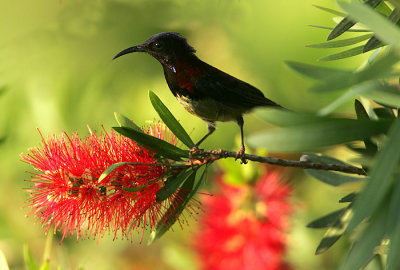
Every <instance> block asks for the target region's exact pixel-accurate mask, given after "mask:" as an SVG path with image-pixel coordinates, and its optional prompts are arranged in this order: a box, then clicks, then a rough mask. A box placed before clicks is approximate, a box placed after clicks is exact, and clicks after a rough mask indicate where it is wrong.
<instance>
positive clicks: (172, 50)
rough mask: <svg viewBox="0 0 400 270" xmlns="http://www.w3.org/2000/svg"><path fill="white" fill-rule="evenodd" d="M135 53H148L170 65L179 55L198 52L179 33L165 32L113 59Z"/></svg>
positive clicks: (124, 51) (122, 52)
mask: <svg viewBox="0 0 400 270" xmlns="http://www.w3.org/2000/svg"><path fill="white" fill-rule="evenodd" d="M133 52H146V53H148V54H150V55H151V56H153V57H154V58H156V59H157V60H158V61H160V62H161V63H168V62H169V61H171V60H174V59H176V57H177V56H179V55H184V54H192V53H194V52H196V50H195V49H194V48H193V47H192V46H190V45H189V44H188V43H187V41H186V38H184V37H182V36H181V35H180V34H178V33H174V32H163V33H160V34H156V35H154V36H151V37H150V38H149V39H148V40H146V42H145V43H143V44H140V45H137V46H133V47H130V48H127V49H125V50H123V51H121V52H120V53H118V54H117V55H116V56H115V57H114V58H113V59H115V58H118V57H120V56H122V55H125V54H128V53H133Z"/></svg>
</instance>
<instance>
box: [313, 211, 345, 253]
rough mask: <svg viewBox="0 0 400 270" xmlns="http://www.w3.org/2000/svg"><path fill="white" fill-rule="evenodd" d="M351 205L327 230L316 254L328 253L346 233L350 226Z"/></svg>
mask: <svg viewBox="0 0 400 270" xmlns="http://www.w3.org/2000/svg"><path fill="white" fill-rule="evenodd" d="M351 211H352V210H351V204H350V205H349V206H347V208H346V209H345V210H344V211H343V213H342V215H340V216H339V217H338V218H337V219H336V221H335V222H334V223H333V224H332V226H331V227H330V228H329V229H327V230H326V232H325V234H324V236H323V237H322V240H321V242H320V243H319V245H318V247H317V249H316V251H315V254H321V253H323V252H325V251H327V250H328V249H329V248H330V247H331V246H332V245H333V244H335V243H336V242H337V241H338V240H339V239H340V237H342V235H343V233H344V232H345V231H346V227H347V225H348V221H349V217H350V215H351Z"/></svg>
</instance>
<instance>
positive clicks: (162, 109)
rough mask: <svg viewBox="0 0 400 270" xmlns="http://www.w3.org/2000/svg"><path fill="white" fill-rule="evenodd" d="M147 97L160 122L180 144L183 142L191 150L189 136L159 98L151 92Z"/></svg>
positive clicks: (192, 143) (191, 142) (191, 144)
mask: <svg viewBox="0 0 400 270" xmlns="http://www.w3.org/2000/svg"><path fill="white" fill-rule="evenodd" d="M149 97H150V101H151V104H152V105H153V107H154V109H155V110H156V112H157V113H158V115H159V116H160V118H161V120H162V121H163V122H164V123H165V124H166V125H167V127H168V128H169V129H170V130H171V131H172V133H174V134H175V136H176V137H177V138H178V139H179V140H180V141H181V142H183V143H184V144H185V145H186V146H187V147H189V148H192V147H193V146H194V142H193V141H192V139H191V138H190V136H189V134H187V132H186V131H185V129H184V128H183V127H182V126H181V124H180V123H179V122H178V121H177V120H176V119H175V117H174V116H173V115H172V113H171V112H170V111H169V110H168V108H167V107H166V106H165V105H164V103H162V101H161V100H160V98H159V97H158V96H157V95H156V94H154V93H153V92H152V91H150V92H149Z"/></svg>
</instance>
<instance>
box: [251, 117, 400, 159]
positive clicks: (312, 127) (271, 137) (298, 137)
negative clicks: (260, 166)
mask: <svg viewBox="0 0 400 270" xmlns="http://www.w3.org/2000/svg"><path fill="white" fill-rule="evenodd" d="M389 126H390V121H365V120H364V121H361V120H354V119H333V118H332V119H329V118H327V119H326V121H324V122H319V123H312V124H305V125H301V126H292V127H287V128H282V129H272V130H271V129H270V130H267V131H261V132H258V133H255V134H253V135H251V136H250V137H249V139H248V144H249V145H252V146H254V147H265V148H267V149H268V150H269V151H271V152H298V151H306V150H311V149H316V148H319V147H324V146H329V145H335V144H341V143H346V142H350V141H354V140H362V139H364V138H369V137H371V136H373V135H377V134H381V133H384V132H386V131H387V129H388V128H389ZM399 152H400V151H399Z"/></svg>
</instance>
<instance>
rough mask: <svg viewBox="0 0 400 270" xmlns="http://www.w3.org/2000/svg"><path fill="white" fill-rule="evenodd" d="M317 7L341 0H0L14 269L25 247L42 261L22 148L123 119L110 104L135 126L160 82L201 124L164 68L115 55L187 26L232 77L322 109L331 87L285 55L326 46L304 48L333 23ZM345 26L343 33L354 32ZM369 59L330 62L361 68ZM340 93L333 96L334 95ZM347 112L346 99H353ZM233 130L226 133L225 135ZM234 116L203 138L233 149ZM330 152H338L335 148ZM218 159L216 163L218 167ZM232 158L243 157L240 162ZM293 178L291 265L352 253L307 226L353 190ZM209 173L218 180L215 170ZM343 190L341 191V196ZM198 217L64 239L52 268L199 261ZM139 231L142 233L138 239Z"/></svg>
mask: <svg viewBox="0 0 400 270" xmlns="http://www.w3.org/2000/svg"><path fill="white" fill-rule="evenodd" d="M312 4H319V5H323V6H327V7H331V8H337V6H336V4H335V2H334V1H331V0H326V1H311V0H306V1H297V0H286V1H265V0H264V1H262V0H240V1H239V0H234V1H232V0H230V1H228V0H218V1H215V0H202V1H200V0H197V1H194V0H192V1H184V0H164V1H160V0H153V1H145V0H132V1H123V0H119V1H103V0H97V1H82V0H64V1H57V0H36V1H28V0H21V1H7V2H6V1H2V4H1V10H0V33H1V35H0V87H1V89H4V91H1V92H0V93H1V96H0V108H1V109H0V110H1V113H0V138H1V137H2V136H5V137H6V140H5V141H4V143H2V144H0V169H1V172H2V175H1V178H0V181H1V188H0V249H1V250H2V251H3V252H4V253H5V256H6V258H7V260H8V263H9V265H10V268H11V269H24V263H23V258H22V246H23V244H28V245H29V247H30V248H31V250H32V252H33V254H34V256H35V258H37V259H38V260H40V259H41V256H42V253H43V248H44V243H45V239H46V236H45V234H44V230H43V229H42V228H41V225H40V224H38V223H35V222H34V221H35V219H34V217H29V218H26V217H25V216H26V214H27V213H28V212H29V210H28V209H26V208H23V207H24V205H25V200H26V199H27V194H26V192H24V190H23V188H27V187H28V186H29V183H28V182H26V181H24V179H25V180H26V179H29V178H30V175H29V174H28V173H26V171H32V169H31V168H30V167H29V166H27V165H25V164H24V163H22V162H21V161H20V157H19V154H20V153H22V152H26V151H27V149H28V148H29V147H33V146H38V145H39V144H40V136H39V134H38V132H37V130H36V128H39V129H40V130H41V132H42V133H43V134H45V136H46V134H60V133H61V132H62V131H66V132H69V133H71V132H74V131H79V133H80V134H81V136H86V134H87V125H90V126H91V128H92V129H94V130H100V129H101V125H104V127H105V128H106V129H107V130H110V129H111V127H112V126H114V125H116V123H115V120H114V116H113V112H115V111H116V112H120V113H122V114H124V115H127V116H129V117H130V118H132V119H133V120H134V121H135V122H136V123H138V124H139V125H142V124H145V123H146V121H148V120H153V119H155V118H156V117H157V115H156V113H155V111H154V110H153V109H152V107H151V104H150V101H149V99H148V91H149V90H152V91H154V92H155V93H156V94H157V95H158V96H159V97H160V98H161V99H162V100H163V101H164V102H165V104H166V105H167V106H168V107H169V108H170V110H171V111H172V112H173V114H174V115H175V116H176V117H177V118H178V119H179V120H180V121H181V123H182V124H183V126H184V127H185V128H186V129H187V130H188V131H192V137H193V138H194V140H195V141H196V140H198V139H199V138H200V137H201V136H202V135H203V134H204V133H205V132H206V126H205V124H204V123H203V122H202V121H201V120H199V119H197V118H194V117H192V116H191V115H189V114H188V113H187V112H186V111H184V109H183V108H182V107H181V106H180V105H179V104H178V102H177V101H176V100H175V99H174V97H173V96H172V95H171V93H170V91H169V89H168V87H167V85H166V83H165V80H164V76H163V72H162V68H161V65H160V64H159V63H158V62H156V60H154V59H153V58H151V57H150V56H148V55H144V54H135V55H133V54H132V55H129V56H126V57H122V58H120V59H118V60H115V61H112V60H111V59H112V58H113V56H115V54H116V53H118V52H119V51H121V50H122V49H125V48H127V47H130V46H133V45H136V44H140V43H142V42H144V41H145V40H146V39H147V38H148V37H150V36H151V35H153V34H155V33H159V32H164V31H175V32H179V33H181V34H182V35H184V36H185V37H186V38H187V39H188V41H189V43H190V44H191V45H192V46H194V47H195V48H196V49H197V51H198V53H197V55H198V56H199V57H200V58H201V59H202V60H204V61H206V62H208V63H210V64H211V65H214V66H216V67H218V68H220V69H222V70H224V71H226V72H228V73H230V74H232V75H234V76H236V77H239V78H241V79H243V80H245V81H248V82H250V83H251V84H253V85H255V86H256V87H258V88H259V89H261V90H262V91H263V92H264V94H265V95H266V96H267V97H269V98H271V99H272V100H274V101H276V102H277V103H280V104H281V105H283V106H285V107H287V108H289V109H291V110H295V111H316V110H317V109H319V108H321V107H323V106H324V105H326V104H328V103H329V102H330V101H331V100H333V99H334V98H335V97H336V96H334V95H332V94H328V95H327V94H318V95H317V94H314V93H309V92H308V91H307V88H308V86H310V85H311V83H312V82H311V81H308V80H306V79H304V78H302V77H300V76H299V75H298V74H296V73H294V72H293V71H291V70H290V69H289V68H288V67H287V66H286V65H285V64H284V61H285V60H295V61H301V62H306V63H311V64H312V63H316V60H317V59H318V58H320V57H322V56H324V55H327V52H326V51H325V50H322V51H320V50H318V49H311V48H306V47H305V45H306V44H311V43H318V42H322V41H324V40H325V39H326V37H327V35H328V33H329V32H328V31H327V30H323V29H316V28H311V27H309V26H308V25H310V24H318V25H326V26H333V25H334V23H333V21H332V19H331V15H330V14H328V13H325V12H323V11H321V10H319V9H317V8H315V7H313V6H312ZM347 35H348V34H347ZM363 60H364V58H363V56H359V57H354V58H351V59H347V60H340V61H336V62H334V63H319V64H320V65H327V66H335V65H337V66H340V67H342V68H343V67H345V68H346V67H347V68H352V69H354V68H355V67H357V66H358V65H360V63H361V62H362V61H363ZM335 95H337V93H335ZM347 106H348V109H349V111H350V108H351V107H350V104H347ZM245 123H246V124H245V132H246V134H250V133H252V132H254V131H257V130H260V129H264V128H266V126H265V123H264V122H262V121H261V120H258V119H256V117H255V116H254V115H248V116H246V118H245ZM228 134H229V136H227V135H228ZM238 135H239V129H238V127H237V125H236V124H235V123H221V124H219V129H218V130H217V131H216V132H215V134H214V135H213V136H212V137H210V139H208V140H207V141H206V142H205V143H204V145H203V146H204V147H205V148H208V149H212V148H225V149H230V150H236V148H237V145H235V144H236V143H237V142H236V141H235V139H234V136H236V137H237V136H238ZM331 151H335V153H337V151H342V150H341V149H331ZM215 166H218V165H215ZM237 166H240V165H239V163H237ZM304 178H305V176H304V174H303V173H302V172H301V171H296V173H295V174H293V176H291V181H292V182H293V184H292V185H293V188H294V198H293V200H294V202H295V204H296V208H295V212H296V214H295V215H294V217H293V226H292V230H291V231H290V237H289V252H288V258H289V262H290V263H291V264H292V265H293V268H294V269H333V268H334V267H335V265H336V264H337V263H338V260H340V255H341V254H342V253H343V252H344V251H345V250H346V249H345V247H347V246H346V245H347V243H346V241H344V240H341V241H340V244H339V245H337V246H334V247H333V248H332V250H330V251H328V252H327V253H326V254H324V255H321V256H315V255H314V250H315V248H316V247H317V245H318V242H319V240H320V238H321V236H322V234H323V232H322V231H321V232H319V231H314V230H310V229H307V228H305V225H306V224H307V223H308V222H309V221H311V220H312V219H314V218H316V217H318V216H320V215H321V214H324V213H327V212H328V211H330V210H332V209H335V208H338V207H339V206H338V205H337V204H336V203H335V202H336V201H337V200H338V199H339V198H340V197H341V196H342V195H345V194H346V190H340V191H338V190H336V189H335V190H333V189H332V188H330V187H327V186H324V185H323V184H320V183H319V182H317V181H315V180H311V179H304ZM210 179H211V180H209V181H212V178H210ZM338 193H340V194H338ZM195 228H196V221H192V222H191V224H190V226H188V227H186V228H185V229H184V231H181V230H180V229H179V228H178V227H177V228H176V230H175V231H176V232H175V233H168V234H167V235H166V236H165V237H164V238H163V239H161V241H159V242H157V243H156V244H154V245H152V246H146V244H145V243H142V244H138V243H137V241H136V242H134V243H131V242H130V241H127V240H121V239H117V240H115V241H113V240H112V237H106V238H105V239H101V240H100V242H99V243H98V244H97V243H96V240H93V239H87V240H80V241H79V242H78V243H77V242H76V241H75V240H74V239H73V238H69V239H66V240H64V242H63V244H62V245H58V239H57V237H56V240H55V244H54V247H53V249H52V256H51V257H52V260H53V261H52V266H53V267H55V266H57V265H59V266H61V267H62V268H63V269H77V268H78V267H81V266H82V267H84V269H196V268H197V267H198V266H197V265H198V262H197V261H196V255H195V253H194V252H192V251H190V235H191V233H194V232H195ZM138 239H139V236H138Z"/></svg>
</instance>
